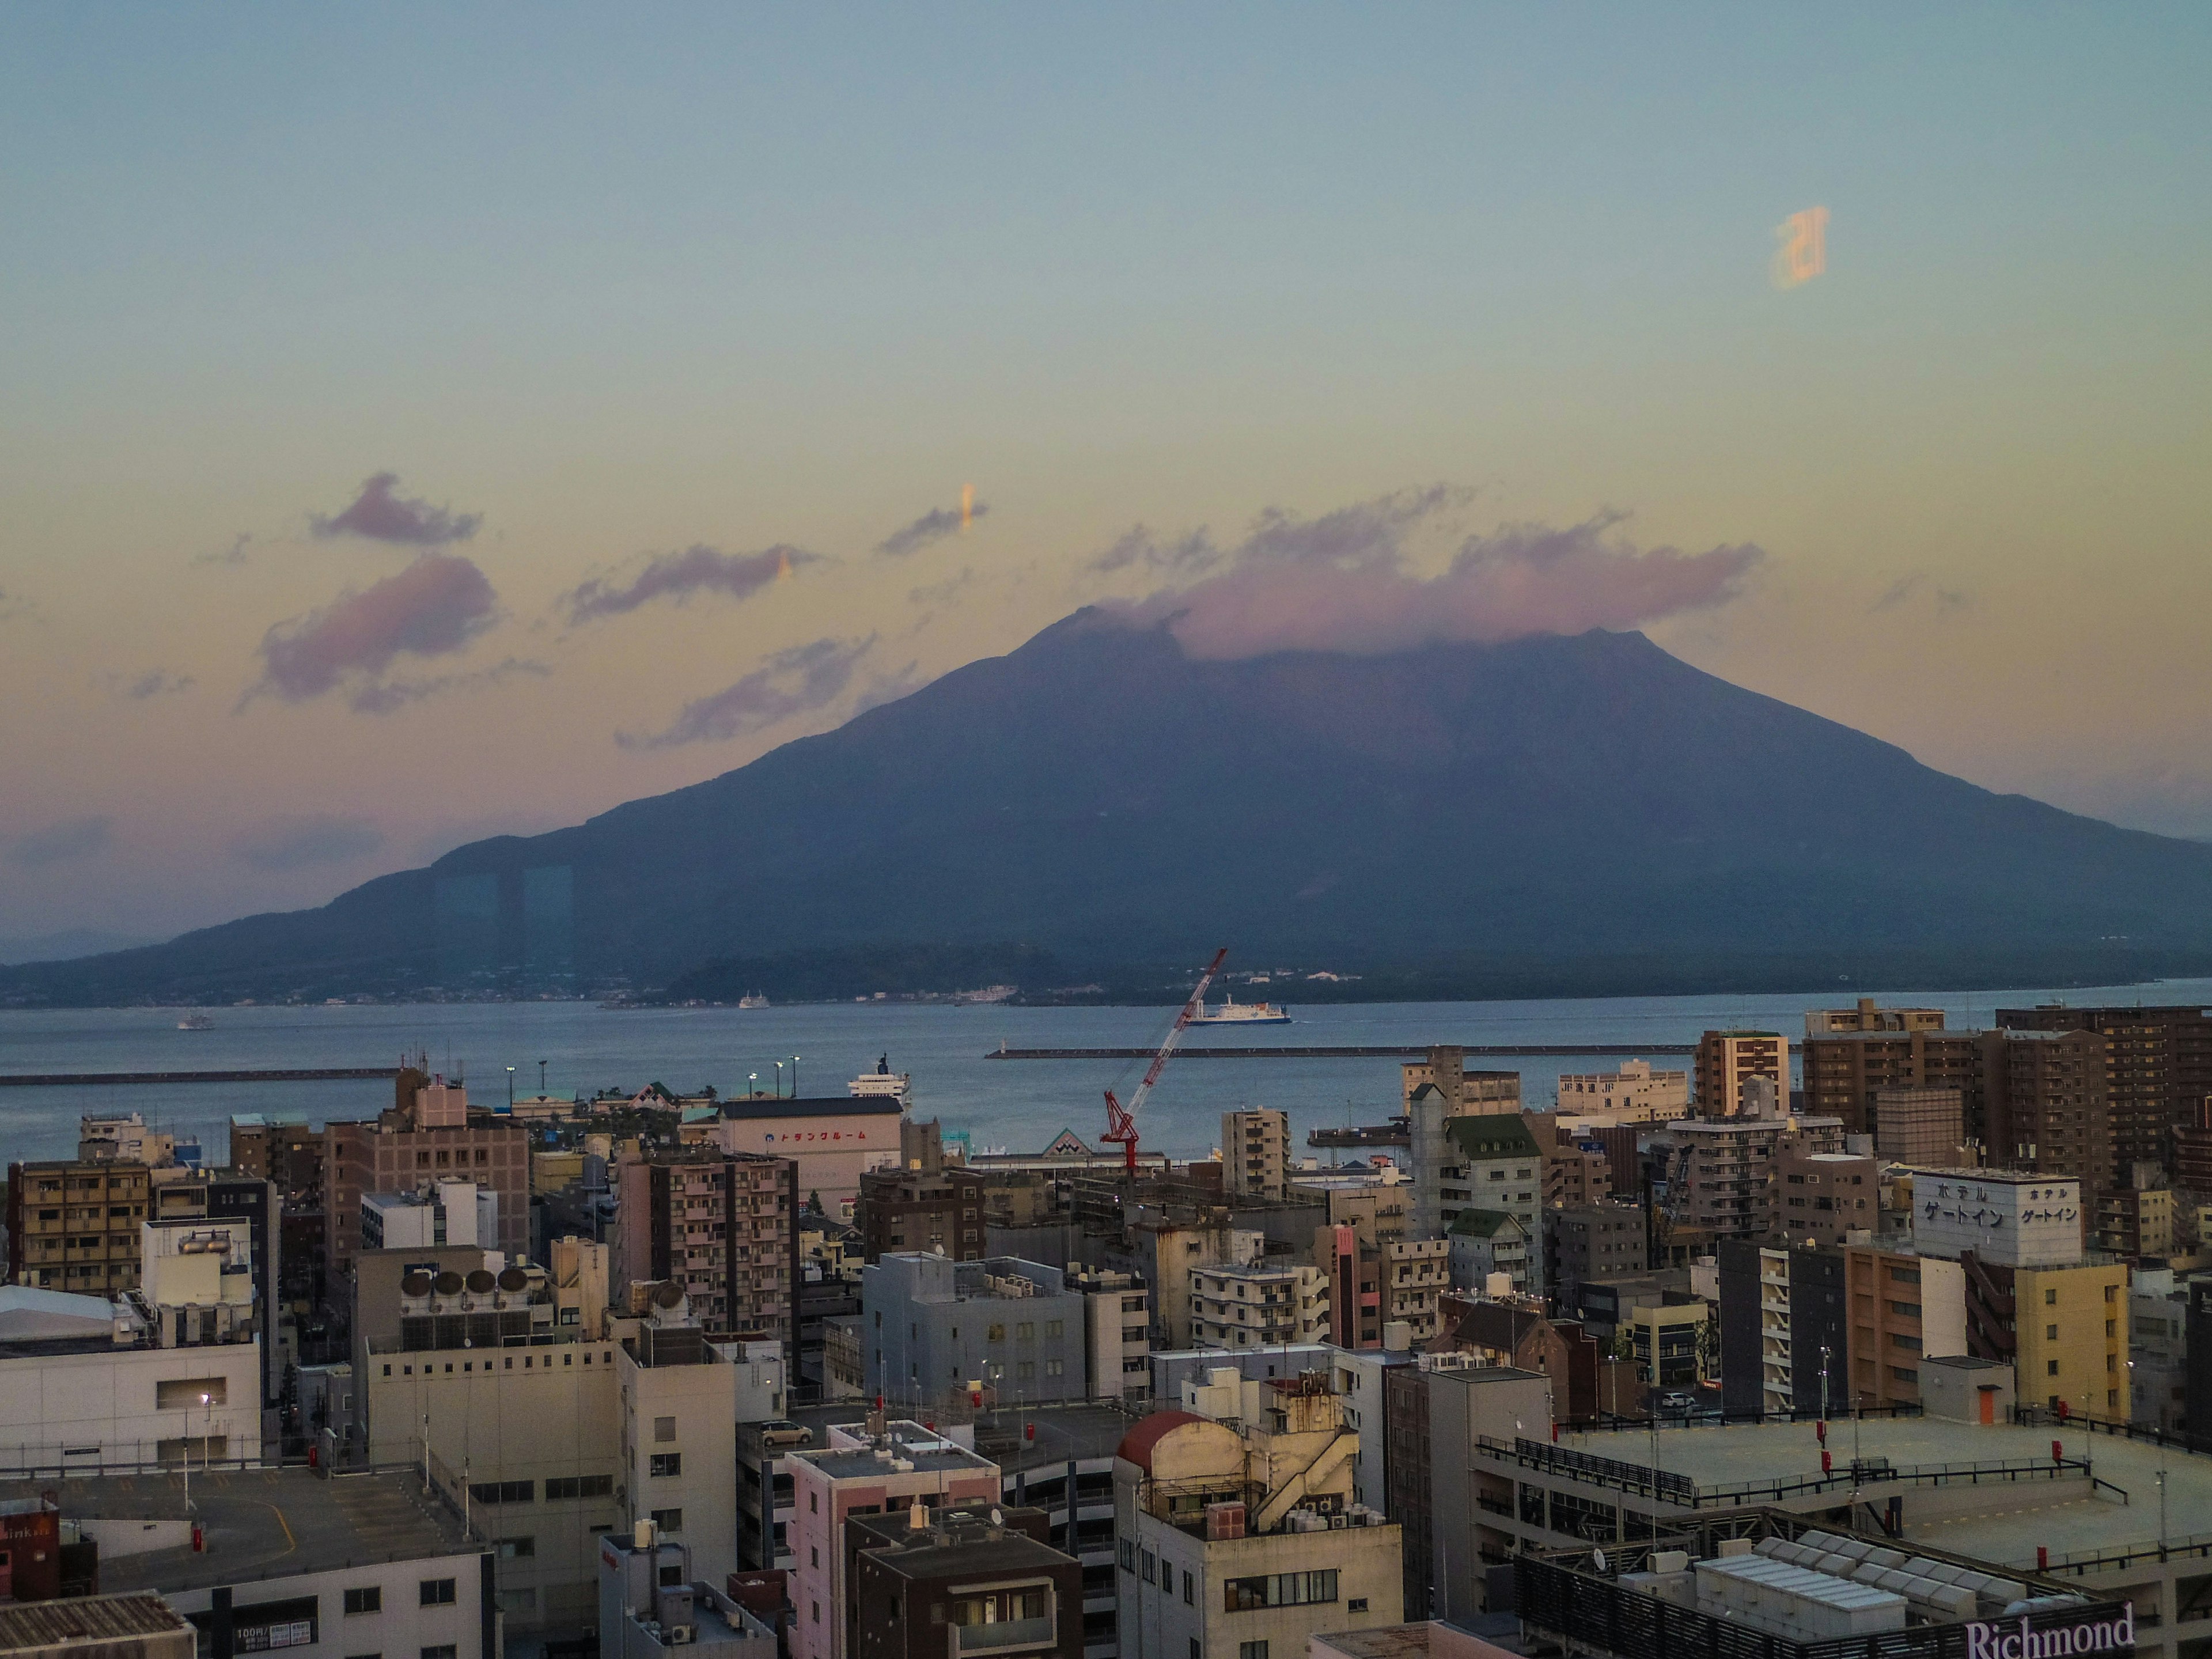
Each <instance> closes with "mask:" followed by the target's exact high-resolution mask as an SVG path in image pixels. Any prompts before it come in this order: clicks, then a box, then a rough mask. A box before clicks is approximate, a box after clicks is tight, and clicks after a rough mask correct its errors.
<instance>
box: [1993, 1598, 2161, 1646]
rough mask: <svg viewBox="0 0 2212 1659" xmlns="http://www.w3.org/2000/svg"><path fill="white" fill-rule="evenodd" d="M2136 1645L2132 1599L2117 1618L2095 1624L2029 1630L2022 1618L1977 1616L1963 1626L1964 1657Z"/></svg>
mask: <svg viewBox="0 0 2212 1659" xmlns="http://www.w3.org/2000/svg"><path fill="white" fill-rule="evenodd" d="M2135 1645H2136V1606H2135V1603H2134V1602H2132V1601H2130V1602H2129V1603H2128V1605H2127V1607H2126V1610H2125V1611H2124V1612H2123V1613H2121V1614H2120V1616H2119V1617H2118V1618H2117V1619H2100V1620H2098V1621H2097V1622H2095V1623H2094V1624H2082V1625H2047V1626H2045V1627H2044V1628H2043V1629H2041V1630H2030V1629H2029V1628H2028V1627H2027V1620H2025V1619H2023V1620H2021V1621H2020V1623H2018V1624H2017V1625H1996V1624H1984V1623H1983V1622H1982V1621H1981V1620H1974V1621H1972V1623H1970V1624H1968V1625H1967V1626H1966V1659H2064V1656H2066V1655H2069V1654H2076V1653H2128V1652H2132V1651H2133V1650H2134V1649H2135Z"/></svg>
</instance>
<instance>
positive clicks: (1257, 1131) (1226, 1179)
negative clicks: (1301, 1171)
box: [1221, 1108, 1291, 1198]
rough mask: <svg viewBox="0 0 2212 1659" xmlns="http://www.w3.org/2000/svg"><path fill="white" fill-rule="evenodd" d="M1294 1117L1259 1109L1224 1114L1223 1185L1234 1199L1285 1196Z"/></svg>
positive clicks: (1284, 1113)
mask: <svg viewBox="0 0 2212 1659" xmlns="http://www.w3.org/2000/svg"><path fill="white" fill-rule="evenodd" d="M1290 1159H1291V1115H1290V1114H1289V1113H1288V1112H1279V1111H1272V1110H1264V1109H1258V1108H1253V1109H1246V1110H1244V1111H1238V1112H1224V1113H1223V1114H1222V1115H1221V1184H1222V1188H1223V1189H1224V1190H1225V1192H1227V1193H1228V1194H1229V1195H1230V1196H1231V1197H1232V1198H1281V1197H1284V1196H1285V1182H1287V1180H1288V1178H1289V1171H1290Z"/></svg>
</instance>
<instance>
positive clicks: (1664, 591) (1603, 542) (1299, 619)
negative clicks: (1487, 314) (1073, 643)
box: [1092, 488, 1765, 659]
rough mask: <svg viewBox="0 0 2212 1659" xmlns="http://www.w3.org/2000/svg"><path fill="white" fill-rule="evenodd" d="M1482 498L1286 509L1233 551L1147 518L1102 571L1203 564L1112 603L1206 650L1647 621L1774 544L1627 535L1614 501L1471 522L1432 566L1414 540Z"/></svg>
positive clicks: (1212, 654)
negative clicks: (1163, 534) (1508, 520)
mask: <svg viewBox="0 0 2212 1659" xmlns="http://www.w3.org/2000/svg"><path fill="white" fill-rule="evenodd" d="M1467 500H1468V496H1467V494H1466V492H1463V491H1456V490H1449V489H1441V488H1439V489H1427V490H1419V491H1404V492H1401V493H1400V494H1397V495H1389V496H1384V497H1382V498H1380V499H1379V500H1376V501H1365V502H1361V503H1358V504H1357V505H1355V506H1352V507H1344V508H1340V509H1339V510H1338V511H1337V512H1334V513H1328V514H1327V515H1325V516H1324V517H1322V518H1319V519H1311V520H1307V519H1300V518H1298V517H1297V516H1295V515H1293V514H1291V513H1284V512H1281V511H1270V512H1269V513H1265V514H1262V515H1261V518H1260V520H1258V521H1257V522H1256V523H1255V526H1254V527H1253V529H1252V530H1251V532H1249V534H1248V535H1247V536H1246V537H1245V538H1244V539H1243V541H1242V542H1240V543H1238V544H1236V545H1235V546H1233V547H1230V548H1226V549H1224V548H1221V547H1219V546H1218V545H1217V544H1214V543H1213V542H1212V540H1211V538H1209V537H1208V536H1207V534H1206V532H1204V531H1203V530H1201V531H1199V532H1194V533H1193V534H1191V535H1188V536H1186V537H1184V538H1181V539H1180V540H1177V541H1173V542H1165V543H1164V542H1161V541H1159V540H1158V538H1153V537H1152V536H1151V535H1150V533H1149V532H1143V531H1141V530H1139V531H1136V532H1131V533H1130V534H1129V535H1127V536H1124V537H1123V538H1121V541H1119V542H1117V543H1116V544H1115V546H1114V547H1113V548H1111V549H1109V550H1108V551H1107V552H1106V553H1105V554H1103V555H1101V556H1100V557H1099V558H1098V559H1097V560H1094V561H1093V562H1092V568H1095V569H1100V570H1111V569H1117V568H1128V567H1131V566H1139V565H1140V566H1144V567H1146V568H1153V569H1158V570H1161V571H1164V572H1174V573H1178V574H1188V575H1189V576H1190V577H1191V579H1190V580H1187V581H1185V582H1183V583H1182V584H1181V585H1179V586H1170V587H1168V588H1164V589H1162V590H1161V591H1159V592H1155V593H1153V594H1152V595H1151V596H1150V597H1149V598H1147V599H1142V600H1139V601H1137V602H1135V603H1133V604H1126V605H1116V606H1112V607H1109V608H1111V609H1114V610H1117V611H1120V612H1121V613H1122V614H1123V615H1125V616H1127V617H1129V618H1130V619H1131V620H1133V621H1135V622H1138V623H1146V624H1149V623H1158V622H1163V621H1164V622H1166V623H1168V624H1169V626H1170V629H1172V631H1173V632H1174V634H1175V636H1176V639H1177V640H1178V641H1181V642H1182V646H1183V647H1184V649H1186V650H1187V651H1188V652H1189V653H1191V655H1192V656H1194V657H1198V658H1206V659H1237V658H1243V657H1255V656H1260V655H1263V654H1265V653H1268V652H1273V651H1292V650H1304V651H1347V652H1352V653H1358V654H1361V655H1375V654H1378V653H1385V652H1392V651H1401V650H1405V649H1407V648H1409V647H1413V646H1419V645H1425V644H1431V643H1434V642H1437V641H1474V642H1477V643H1495V642H1497V641H1502V640H1510V639H1517V638H1520V637H1522V636H1523V635H1530V634H1579V633H1582V632H1583V631H1584V630H1585V629H1592V628H1604V629H1629V628H1635V627H1638V626H1639V625H1641V624H1643V623H1648V622H1652V621H1656V620H1657V619H1658V618H1660V617H1668V616H1672V615H1674V614H1675V613H1676V612H1678V611H1688V610H1693V609H1697V608H1699V607H1700V606H1705V605H1716V604H1718V603H1721V602H1722V601H1723V600H1725V599H1729V598H1730V597H1731V596H1732V595H1733V594H1734V593H1735V590H1736V587H1737V585H1738V584H1739V583H1740V582H1741V580H1742V579H1743V578H1744V577H1745V575H1746V574H1748V573H1749V572H1750V571H1751V570H1752V569H1753V568H1754V567H1755V566H1756V565H1757V564H1758V563H1759V562H1760V561H1761V560H1762V559H1763V558H1764V557H1765V553H1764V552H1763V551H1762V550H1760V549H1759V548H1757V547H1755V546H1753V545H1751V544H1738V545H1723V546H1719V547H1714V548H1710V549H1708V550H1705V551H1704V552H1699V553H1685V552H1683V551H1682V550H1680V549H1679V548H1674V547H1655V548H1650V549H1639V548H1638V547H1636V546H1634V545H1633V544H1631V543H1629V542H1628V541H1627V540H1626V538H1623V537H1620V536H1619V535H1617V534H1615V533H1614V532H1615V531H1616V529H1617V527H1618V526H1620V523H1621V522H1622V521H1623V519H1624V517H1625V515H1623V514H1620V513H1601V514H1600V515H1598V516H1596V517H1595V518H1591V519H1588V520H1584V521H1583V522H1582V523H1580V524H1577V525H1570V526H1566V527H1565V528H1564V529H1555V528H1553V527H1551V526H1546V525H1538V524H1527V525H1509V526H1503V527H1501V528H1499V529H1498V530H1496V531H1494V532H1490V533H1488V534H1471V535H1468V536H1465V537H1463V538H1460V539H1459V540H1458V541H1457V544H1456V545H1455V547H1454V548H1453V550H1452V551H1451V554H1450V556H1449V561H1448V562H1447V563H1446V564H1445V566H1444V568H1443V569H1442V570H1441V571H1438V572H1436V573H1435V574H1423V573H1422V572H1421V570H1420V569H1419V568H1417V567H1416V565H1415V564H1414V562H1413V559H1412V558H1411V556H1410V554H1411V552H1412V550H1413V544H1414V543H1415V542H1416V541H1417V540H1421V539H1433V538H1435V536H1436V535H1437V532H1440V531H1444V530H1448V529H1449V528H1450V525H1449V515H1450V514H1451V513H1453V512H1454V511H1455V509H1457V508H1458V507H1462V506H1463V505H1464V504H1465V502H1466V501H1467Z"/></svg>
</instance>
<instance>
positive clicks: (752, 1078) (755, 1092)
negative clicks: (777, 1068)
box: [745, 1072, 760, 1099]
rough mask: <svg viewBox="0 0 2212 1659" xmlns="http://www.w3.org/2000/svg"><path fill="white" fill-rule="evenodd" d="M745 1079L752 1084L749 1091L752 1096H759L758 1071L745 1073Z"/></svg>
mask: <svg viewBox="0 0 2212 1659" xmlns="http://www.w3.org/2000/svg"><path fill="white" fill-rule="evenodd" d="M745 1081H746V1082H748V1083H750V1084H751V1085H752V1088H751V1089H750V1091H749V1092H750V1094H751V1095H752V1096H753V1097H754V1098H756V1099H757V1098H758V1097H759V1096H760V1073H758V1072H748V1073H745Z"/></svg>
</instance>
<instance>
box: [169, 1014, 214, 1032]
mask: <svg viewBox="0 0 2212 1659" xmlns="http://www.w3.org/2000/svg"><path fill="white" fill-rule="evenodd" d="M177 1029H178V1030H179V1031H212V1030H215V1021H213V1020H212V1019H210V1018H208V1017H207V1016H206V1015H205V1014H186V1015H185V1017H184V1018H182V1019H180V1020H179V1021H178V1022H177Z"/></svg>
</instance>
